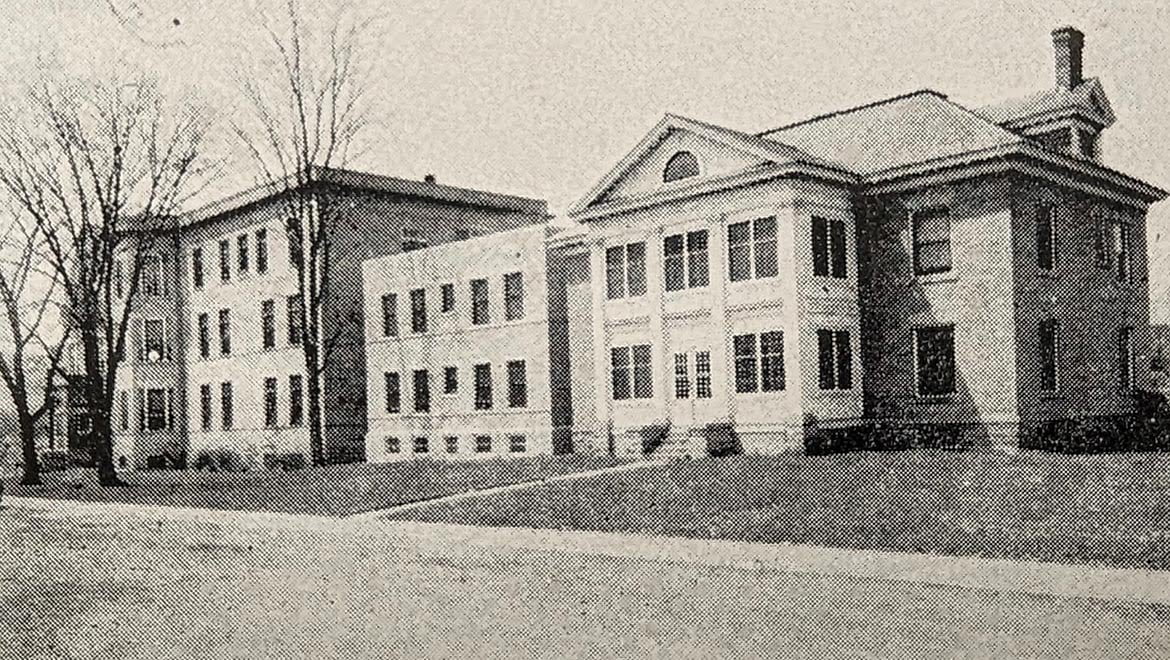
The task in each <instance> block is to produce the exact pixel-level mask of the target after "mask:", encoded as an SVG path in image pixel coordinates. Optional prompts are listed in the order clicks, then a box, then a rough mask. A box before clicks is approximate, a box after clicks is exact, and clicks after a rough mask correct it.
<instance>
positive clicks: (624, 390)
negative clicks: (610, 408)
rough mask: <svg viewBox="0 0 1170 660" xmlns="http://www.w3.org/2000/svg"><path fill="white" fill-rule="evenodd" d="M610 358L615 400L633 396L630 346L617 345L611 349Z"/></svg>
mask: <svg viewBox="0 0 1170 660" xmlns="http://www.w3.org/2000/svg"><path fill="white" fill-rule="evenodd" d="M609 359H610V370H611V380H612V386H613V400H614V401H624V400H626V399H629V398H631V388H630V349H629V347H627V346H615V347H613V348H611V349H610V350H609Z"/></svg>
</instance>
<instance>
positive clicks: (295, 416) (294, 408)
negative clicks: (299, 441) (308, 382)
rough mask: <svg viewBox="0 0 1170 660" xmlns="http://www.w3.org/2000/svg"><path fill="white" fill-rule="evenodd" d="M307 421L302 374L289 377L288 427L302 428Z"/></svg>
mask: <svg viewBox="0 0 1170 660" xmlns="http://www.w3.org/2000/svg"><path fill="white" fill-rule="evenodd" d="M304 420H305V390H304V385H303V384H302V379H301V375H300V374H292V375H291V376H289V377H288V425H289V426H300V425H301V424H303V423H304Z"/></svg>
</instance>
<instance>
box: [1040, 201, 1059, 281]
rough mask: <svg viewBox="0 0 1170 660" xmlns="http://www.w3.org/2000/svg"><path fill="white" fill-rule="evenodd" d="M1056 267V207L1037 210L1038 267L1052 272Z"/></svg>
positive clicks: (1041, 207) (1046, 206) (1048, 206)
mask: <svg viewBox="0 0 1170 660" xmlns="http://www.w3.org/2000/svg"><path fill="white" fill-rule="evenodd" d="M1055 266H1056V207H1055V206H1052V205H1050V204H1046V205H1044V206H1040V207H1038V208H1037V209H1036V267H1037V268H1039V269H1040V270H1043V271H1051V270H1052V269H1053V268H1054V267H1055Z"/></svg>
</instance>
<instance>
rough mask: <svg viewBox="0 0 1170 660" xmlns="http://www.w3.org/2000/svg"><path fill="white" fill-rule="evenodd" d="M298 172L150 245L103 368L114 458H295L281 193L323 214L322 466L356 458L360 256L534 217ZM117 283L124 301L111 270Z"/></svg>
mask: <svg viewBox="0 0 1170 660" xmlns="http://www.w3.org/2000/svg"><path fill="white" fill-rule="evenodd" d="M311 178H312V180H313V181H314V182H315V183H314V185H313V186H311V189H301V188H297V187H296V186H289V185H288V184H287V182H275V183H273V184H270V185H266V186H260V187H257V188H254V189H251V190H247V191H245V192H242V193H240V194H238V195H235V196H232V197H230V198H227V199H224V200H221V201H219V202H216V203H214V204H211V205H209V206H207V207H204V208H201V209H197V210H193V211H191V212H189V213H186V214H184V215H182V216H181V217H179V218H178V219H177V221H176V223H175V226H174V227H173V228H172V229H171V230H169V231H168V232H166V233H165V235H164V236H162V237H161V238H159V239H158V240H156V241H154V242H153V243H152V246H151V253H150V254H149V255H147V258H146V259H145V260H144V267H143V268H142V269H141V274H140V280H139V290H138V293H137V295H136V299H135V303H134V306H133V307H132V316H131V321H130V326H129V330H128V333H127V347H128V348H127V351H126V361H125V362H124V363H123V364H122V365H121V367H120V368H119V370H118V375H117V390H118V391H117V393H116V396H115V406H114V411H115V418H116V419H115V420H114V427H115V460H116V461H117V462H118V464H119V465H121V466H122V467H131V466H137V467H146V466H161V465H178V464H182V463H183V459H184V458H186V459H187V462H193V461H194V460H195V458H196V457H197V456H198V455H199V454H201V453H204V452H207V451H212V450H216V449H226V450H230V451H232V452H234V453H235V454H237V455H239V456H240V457H241V458H243V459H244V460H247V461H249V462H252V463H255V464H268V465H272V464H274V463H283V464H287V463H288V462H289V461H292V462H294V463H298V462H307V461H308V458H309V452H310V448H309V432H308V429H307V413H308V402H307V396H308V392H309V386H308V382H307V376H306V373H305V362H304V356H303V353H302V348H301V346H300V343H299V341H298V337H299V333H300V331H301V329H302V328H304V327H306V325H305V319H304V318H303V313H302V309H304V306H303V305H302V303H300V302H299V296H297V295H296V294H297V291H298V284H297V269H296V268H295V267H294V266H293V265H292V261H291V253H290V242H289V238H288V237H289V233H288V231H287V230H286V221H285V219H286V218H287V217H289V207H288V201H289V199H290V195H302V196H303V197H302V198H303V199H304V200H306V203H308V204H309V205H310V208H311V209H312V211H311V213H312V216H311V217H312V218H313V219H314V220H313V221H316V222H328V223H330V224H329V225H328V226H329V227H330V234H329V236H330V239H329V241H328V243H329V248H330V255H331V256H330V259H329V263H330V264H331V266H330V269H331V270H330V272H331V275H330V277H329V281H330V284H329V285H328V294H327V296H326V300H327V304H326V305H325V306H324V307H323V308H322V313H321V315H320V324H321V344H322V347H323V351H324V352H326V353H327V354H328V358H327V359H326V360H325V361H324V370H323V373H322V374H321V386H322V390H321V397H320V400H321V405H322V411H323V425H324V444H325V450H326V455H327V457H328V460H331V461H343V460H355V459H360V458H361V457H362V454H363V453H364V447H365V435H366V390H365V382H366V376H365V373H366V369H365V364H366V344H365V341H364V340H365V337H364V333H363V330H362V328H363V315H364V309H363V304H362V303H363V298H362V295H363V294H362V291H363V287H362V280H361V273H362V263H363V262H364V261H365V260H367V259H370V258H372V257H379V256H383V255H391V254H395V253H398V252H403V251H409V250H414V249H417V248H420V247H423V246H427V245H439V244H444V243H451V242H454V241H462V240H465V239H468V238H471V237H474V236H479V235H484V234H491V233H494V232H498V231H504V230H508V229H512V228H518V227H523V226H526V225H530V224H543V223H544V222H546V221H547V219H548V218H547V207H546V204H545V202H543V201H539V200H534V199H527V198H523V197H516V196H510V195H503V194H498V193H491V192H484V191H478V190H469V189H464V188H457V187H453V186H447V185H441V184H439V183H436V182H435V180H434V178H433V177H430V176H428V177H427V178H426V179H425V180H424V181H411V180H405V179H399V178H393V177H387V176H379V175H374V174H367V173H362V172H355V171H350V170H338V169H319V170H316V171H315V172H314V176H313V177H311ZM290 188H291V190H290ZM118 268H119V269H121V270H123V271H126V270H128V266H127V265H125V264H120V265H119V266H118ZM125 277H126V278H128V277H129V275H126V276H125ZM116 279H117V280H118V281H117V282H116V289H118V291H116V293H117V295H119V296H121V295H124V294H125V291H126V288H125V286H126V283H125V282H123V281H122V280H123V279H124V278H122V277H119V278H116Z"/></svg>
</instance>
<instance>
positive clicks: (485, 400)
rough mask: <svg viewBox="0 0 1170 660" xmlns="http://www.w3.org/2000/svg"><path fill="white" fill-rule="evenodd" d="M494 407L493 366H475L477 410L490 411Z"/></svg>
mask: <svg viewBox="0 0 1170 660" xmlns="http://www.w3.org/2000/svg"><path fill="white" fill-rule="evenodd" d="M491 407H492V365H490V364H477V365H475V409H476V410H490V409H491Z"/></svg>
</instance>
